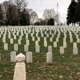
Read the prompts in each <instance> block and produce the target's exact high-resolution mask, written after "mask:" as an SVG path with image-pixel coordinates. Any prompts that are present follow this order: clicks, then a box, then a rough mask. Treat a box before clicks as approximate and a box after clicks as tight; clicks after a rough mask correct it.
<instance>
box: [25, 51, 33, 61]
mask: <svg viewBox="0 0 80 80" xmlns="http://www.w3.org/2000/svg"><path fill="white" fill-rule="evenodd" d="M26 62H27V63H32V52H27V53H26Z"/></svg>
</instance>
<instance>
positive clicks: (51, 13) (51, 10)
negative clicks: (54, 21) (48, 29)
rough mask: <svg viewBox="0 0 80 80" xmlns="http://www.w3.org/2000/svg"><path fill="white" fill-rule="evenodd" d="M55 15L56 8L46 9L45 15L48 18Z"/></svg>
mask: <svg viewBox="0 0 80 80" xmlns="http://www.w3.org/2000/svg"><path fill="white" fill-rule="evenodd" d="M54 16H55V11H54V9H45V10H44V13H43V17H44V19H46V20H49V19H50V18H54Z"/></svg>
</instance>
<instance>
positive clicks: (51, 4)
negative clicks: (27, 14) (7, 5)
mask: <svg viewBox="0 0 80 80" xmlns="http://www.w3.org/2000/svg"><path fill="white" fill-rule="evenodd" d="M3 1H5V0H0V3H1V2H3ZM26 1H27V2H28V6H27V7H28V8H30V9H33V10H34V11H36V12H37V14H38V17H40V18H42V14H43V12H44V10H45V9H52V8H53V9H54V10H55V11H56V12H57V3H58V12H59V14H60V21H61V22H63V23H64V21H66V16H67V8H68V6H69V4H70V2H71V0H26Z"/></svg>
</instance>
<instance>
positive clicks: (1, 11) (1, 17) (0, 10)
mask: <svg viewBox="0 0 80 80" xmlns="http://www.w3.org/2000/svg"><path fill="white" fill-rule="evenodd" d="M3 13H4V11H3V9H2V4H0V20H3Z"/></svg>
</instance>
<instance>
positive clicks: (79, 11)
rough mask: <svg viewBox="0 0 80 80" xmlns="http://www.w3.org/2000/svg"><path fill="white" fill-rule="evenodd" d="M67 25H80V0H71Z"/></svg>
mask: <svg viewBox="0 0 80 80" xmlns="http://www.w3.org/2000/svg"><path fill="white" fill-rule="evenodd" d="M66 19H67V25H70V24H72V25H75V24H78V25H79V26H80V0H77V1H75V0H71V3H70V5H69V7H68V11H67V18H66Z"/></svg>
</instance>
